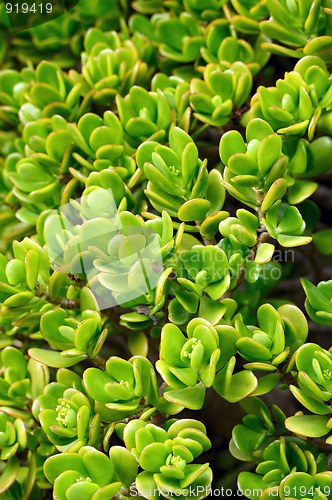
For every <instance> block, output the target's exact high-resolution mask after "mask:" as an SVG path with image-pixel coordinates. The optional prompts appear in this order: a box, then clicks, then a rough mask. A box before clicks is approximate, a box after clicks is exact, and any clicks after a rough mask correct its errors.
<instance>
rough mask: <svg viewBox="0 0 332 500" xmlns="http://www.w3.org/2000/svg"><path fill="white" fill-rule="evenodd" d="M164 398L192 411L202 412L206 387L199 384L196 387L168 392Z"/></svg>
mask: <svg viewBox="0 0 332 500" xmlns="http://www.w3.org/2000/svg"><path fill="white" fill-rule="evenodd" d="M164 397H165V399H166V400H167V401H169V402H171V403H177V404H180V405H182V406H184V407H185V408H189V409H190V410H200V409H201V408H202V406H203V404H204V397H205V387H204V385H203V384H201V383H198V384H197V385H195V386H194V387H186V388H185V389H178V390H171V391H167V392H165V393H164Z"/></svg>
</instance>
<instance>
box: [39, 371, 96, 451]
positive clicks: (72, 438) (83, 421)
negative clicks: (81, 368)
mask: <svg viewBox="0 0 332 500" xmlns="http://www.w3.org/2000/svg"><path fill="white" fill-rule="evenodd" d="M33 412H34V414H35V415H36V417H37V418H38V419H39V421H40V423H41V426H42V428H43V430H44V432H45V433H46V435H47V437H48V439H49V441H50V442H51V443H53V444H55V446H56V447H57V449H58V450H59V451H62V452H67V451H69V452H77V451H78V450H79V449H80V448H82V447H83V446H86V445H89V446H96V447H98V443H99V440H100V432H99V430H100V417H99V415H95V413H94V410H93V402H92V401H91V399H89V397H88V396H87V395H86V394H85V392H84V389H83V386H82V381H81V378H80V377H79V376H78V375H77V374H75V373H73V372H70V371H69V370H66V369H64V368H61V369H60V370H58V372H57V382H52V383H51V384H48V385H47V386H46V387H45V389H44V392H43V394H42V395H41V396H39V398H38V399H36V400H35V402H34V408H33Z"/></svg>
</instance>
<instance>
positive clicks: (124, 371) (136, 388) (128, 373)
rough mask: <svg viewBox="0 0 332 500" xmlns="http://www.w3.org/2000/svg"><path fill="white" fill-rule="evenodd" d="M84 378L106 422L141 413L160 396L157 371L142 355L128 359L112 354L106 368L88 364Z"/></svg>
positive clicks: (90, 394) (97, 409)
mask: <svg viewBox="0 0 332 500" xmlns="http://www.w3.org/2000/svg"><path fill="white" fill-rule="evenodd" d="M83 381H84V386H85V388H86V391H87V393H88V394H89V396H90V397H91V398H92V399H93V400H94V401H95V411H96V412H97V413H99V414H100V416H101V418H102V420H105V421H106V422H112V421H115V420H117V419H121V418H124V417H125V416H127V415H134V414H136V413H139V411H140V410H142V409H144V408H145V407H149V406H151V405H155V404H156V403H157V402H158V399H159V394H158V385H157V378H156V373H155V371H154V368H153V366H152V365H151V363H150V361H149V360H147V359H146V358H144V357H143V356H134V357H133V358H131V359H130V360H129V361H126V360H124V359H122V358H117V357H111V358H110V359H109V360H108V361H107V362H106V372H104V371H102V370H100V369H98V368H88V369H87V370H86V371H85V372H84V374H83Z"/></svg>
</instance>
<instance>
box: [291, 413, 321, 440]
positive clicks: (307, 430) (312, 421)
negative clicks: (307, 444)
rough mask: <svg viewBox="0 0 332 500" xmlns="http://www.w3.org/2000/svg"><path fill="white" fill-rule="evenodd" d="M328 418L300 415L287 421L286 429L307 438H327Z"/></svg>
mask: <svg viewBox="0 0 332 500" xmlns="http://www.w3.org/2000/svg"><path fill="white" fill-rule="evenodd" d="M327 421H328V420H327V418H325V417H321V416H316V415H298V416H294V417H289V418H287V419H286V422H285V426H286V428H287V429H288V430H289V431H291V432H294V433H295V434H300V435H301V436H307V437H321V436H325V435H326V434H327V433H328V432H329V431H330V429H329V427H327V425H326V424H327Z"/></svg>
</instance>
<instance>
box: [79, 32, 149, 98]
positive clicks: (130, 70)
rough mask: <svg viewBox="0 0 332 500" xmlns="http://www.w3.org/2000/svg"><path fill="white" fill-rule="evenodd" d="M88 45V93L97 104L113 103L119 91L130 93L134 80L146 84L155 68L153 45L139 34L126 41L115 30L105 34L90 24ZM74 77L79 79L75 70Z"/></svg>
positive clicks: (85, 70)
mask: <svg viewBox="0 0 332 500" xmlns="http://www.w3.org/2000/svg"><path fill="white" fill-rule="evenodd" d="M84 48H85V52H82V76H83V79H84V82H85V87H87V95H90V96H91V97H92V98H93V101H94V102H96V103H97V104H104V105H106V104H109V103H110V102H112V101H113V100H114V98H115V96H116V94H117V93H121V95H126V93H127V92H128V91H129V90H130V87H132V86H133V85H134V84H135V85H142V86H144V85H145V84H146V82H147V80H148V79H149V74H150V73H151V72H152V71H153V67H151V68H149V67H148V64H147V62H149V60H150V59H151V58H152V55H153V50H152V47H151V46H148V45H147V43H146V40H145V39H144V38H142V37H139V36H138V35H136V37H135V38H133V39H132V40H125V41H124V42H123V43H122V42H121V39H120V37H119V35H118V34H117V33H116V32H114V31H112V32H109V33H105V34H104V33H103V32H102V31H101V30H99V29H97V28H90V29H89V30H88V31H87V33H86V35H85V38H84ZM145 59H147V60H145ZM71 77H72V78H73V79H74V80H76V79H78V80H79V75H77V74H76V73H75V72H73V71H72V72H71ZM89 89H90V92H89Z"/></svg>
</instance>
